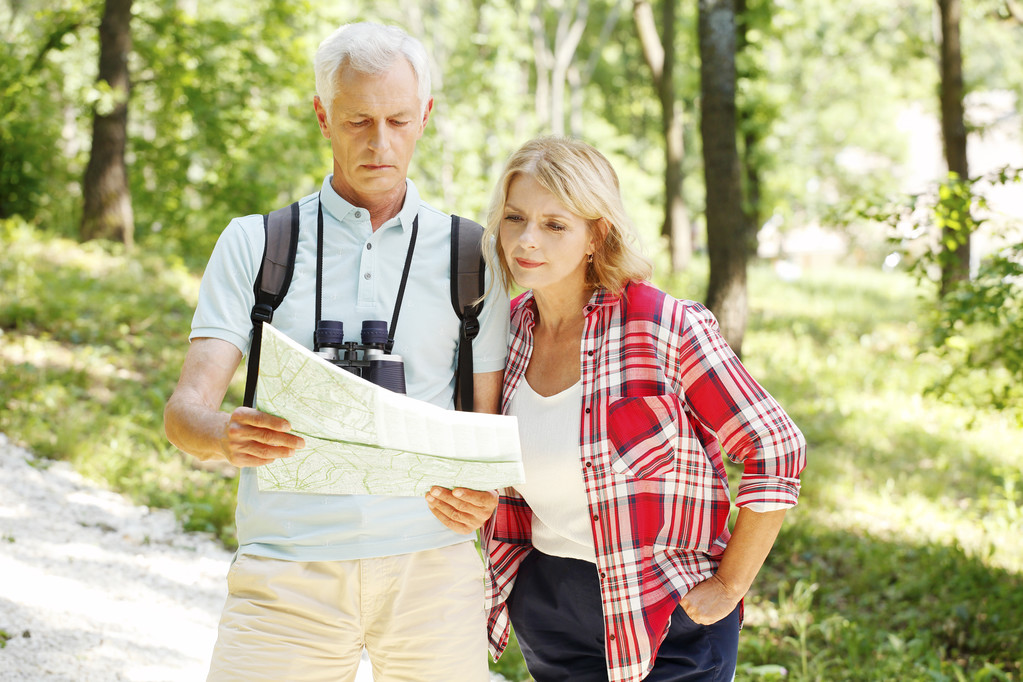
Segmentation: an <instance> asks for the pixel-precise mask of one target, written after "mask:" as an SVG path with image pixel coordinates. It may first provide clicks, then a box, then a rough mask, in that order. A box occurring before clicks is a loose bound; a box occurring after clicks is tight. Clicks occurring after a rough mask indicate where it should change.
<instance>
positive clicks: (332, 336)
mask: <svg viewBox="0 0 1023 682" xmlns="http://www.w3.org/2000/svg"><path fill="white" fill-rule="evenodd" d="M314 340H315V352H316V354H317V355H319V356H320V357H321V358H323V359H325V360H326V361H327V362H329V363H331V364H332V365H335V366H337V367H341V368H342V369H344V370H347V371H349V372H351V373H352V374H356V375H358V376H360V377H362V378H363V379H365V380H367V381H369V382H371V383H374V384H376V385H377V386H380V387H382V388H386V389H390V390H392V391H394V392H395V393H402V394H404V393H405V363H404V362H403V361H402V359H401V356H400V355H394V354H392V353H390V352H388V343H387V322H386V321H384V320H366V321H364V322H363V323H362V342H361V343H356V342H355V341H348V342H346V341H345V340H344V324H343V323H342V322H341V321H340V320H320V322H319V323H317V325H316V333H315V335H314Z"/></svg>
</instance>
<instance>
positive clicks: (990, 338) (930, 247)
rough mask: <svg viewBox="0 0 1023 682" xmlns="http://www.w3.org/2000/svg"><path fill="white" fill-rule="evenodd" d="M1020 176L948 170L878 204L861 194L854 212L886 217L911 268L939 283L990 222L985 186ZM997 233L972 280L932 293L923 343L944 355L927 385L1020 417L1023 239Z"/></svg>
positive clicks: (1015, 171) (1018, 172) (1021, 179)
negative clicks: (942, 178) (920, 189)
mask: <svg viewBox="0 0 1023 682" xmlns="http://www.w3.org/2000/svg"><path fill="white" fill-rule="evenodd" d="M1019 183H1023V168H1009V167H1006V168H1003V169H1001V170H999V171H996V172H994V173H990V174H987V175H984V176H980V177H975V178H969V179H965V180H964V179H960V178H958V177H956V176H955V175H954V174H952V175H950V177H949V179H948V181H946V182H945V183H942V184H941V185H939V186H938V187H937V188H936V189H935V190H933V191H931V192H925V193H920V194H914V195H911V196H908V197H905V198H898V199H895V200H892V201H891V202H889V203H887V204H885V205H880V206H878V205H873V206H872V205H870V202H867V201H864V202H863V204H862V205H861V207H860V208H859V209H858V214H859V215H861V216H863V217H866V218H868V219H871V220H875V221H878V222H881V223H884V224H886V225H887V226H888V227H889V229H890V230H891V233H892V235H893V237H892V242H893V243H894V245H895V247H896V248H898V249H899V250H900V251H901V252H902V253H904V254H905V256H906V258H907V261H908V263H909V269H910V272H912V273H913V274H914V275H915V276H916V277H917V278H918V279H919V280H920V281H921V282H923V283H927V284H930V285H936V284H937V282H938V281H939V278H940V276H941V272H942V271H943V269H944V268H945V267H947V265H948V264H949V263H950V262H951V261H952V259H954V252H955V251H956V250H957V249H958V248H960V247H961V246H962V245H963V244H965V243H966V242H967V240H969V239H970V237H971V235H973V234H974V233H975V232H976V231H977V230H978V229H979V228H980V226H981V225H983V224H985V223H986V222H987V221H988V216H990V215H991V211H990V210H989V206H988V204H987V201H986V199H985V198H984V193H985V191H986V190H988V189H989V188H990V187H992V186H1000V185H1007V184H1019ZM939 235H940V237H939ZM994 236H995V237H996V238H1000V239H1001V241H1002V242H1003V243H1004V244H1005V245H1004V246H1003V247H1001V248H1000V249H998V250H996V251H995V252H994V253H992V254H990V255H987V256H985V257H984V258H983V259H981V260H980V263H979V266H978V268H977V271H976V272H975V273H973V274H972V275H971V277H970V279H969V280H967V281H963V282H960V283H958V284H957V285H956V286H954V287H953V288H951V289H950V290H949V291H947V292H946V293H945V295H944V296H940V297H939V296H937V295H935V293H930V294H929V296H930V297H933V298H934V303H933V307H932V308H931V309H930V313H929V315H928V316H927V318H926V323H927V329H928V334H927V335H926V336H925V337H924V341H925V344H924V349H925V350H927V351H929V352H933V353H936V354H937V355H938V356H939V357H941V358H942V359H944V360H946V361H947V363H946V367H945V371H944V372H943V373H942V374H941V375H939V376H937V377H936V378H935V380H934V382H933V383H932V384H931V386H930V387H929V390H931V391H934V392H936V393H937V394H939V395H943V396H946V397H949V398H953V399H955V400H957V401H958V402H960V403H962V404H976V403H980V404H989V405H993V406H995V407H996V408H998V409H1004V410H1007V411H1009V412H1010V413H1012V414H1015V415H1016V418H1017V419H1018V420H1020V421H1021V422H1023V242H1018V241H1016V242H1014V241H1013V239H1017V240H1018V238H1019V237H1018V235H1016V236H1015V237H1012V236H1010V235H999V234H995V235H994Z"/></svg>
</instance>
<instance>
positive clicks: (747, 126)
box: [735, 0, 764, 248]
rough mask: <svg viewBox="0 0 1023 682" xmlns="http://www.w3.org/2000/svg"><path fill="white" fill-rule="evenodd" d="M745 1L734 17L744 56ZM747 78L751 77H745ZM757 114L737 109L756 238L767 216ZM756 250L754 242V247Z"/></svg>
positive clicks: (749, 219)
mask: <svg viewBox="0 0 1023 682" xmlns="http://www.w3.org/2000/svg"><path fill="white" fill-rule="evenodd" d="M748 10H749V8H748V5H747V2H746V0H736V2H735V16H736V21H737V29H738V30H737V32H736V48H735V49H736V53H737V54H742V53H743V52H744V51H745V50H747V49H749V38H748V32H749V16H748V15H747V13H748ZM744 75H745V76H746V77H747V78H748V77H749V75H748V74H744ZM753 114H754V111H753V108H752V107H751V106H750V105H749V104H748V103H747V105H746V106H744V107H739V108H737V111H736V115H737V116H738V122H739V129H740V130H741V131H742V132H741V137H742V152H741V156H740V163H741V167H742V173H743V180H744V181H745V184H744V186H743V190H744V191H743V196H744V198H745V201H744V202H743V215H745V216H746V234H747V235H749V237H750V238H751V239H755V238H756V235H757V232H758V231H759V230H760V226H761V225H762V224H763V221H764V217H763V215H762V214H761V207H760V166H759V164H758V162H757V147H758V146H759V144H760V131H759V129H758V128H757V127H756V124H755V123H754V122H753V118H754V116H753ZM751 248H755V243H754V244H753V245H751Z"/></svg>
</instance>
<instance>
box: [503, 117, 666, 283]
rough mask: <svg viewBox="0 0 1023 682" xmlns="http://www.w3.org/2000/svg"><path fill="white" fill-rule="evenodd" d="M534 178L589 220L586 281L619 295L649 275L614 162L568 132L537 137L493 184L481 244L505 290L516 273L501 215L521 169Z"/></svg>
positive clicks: (522, 172) (511, 160)
mask: <svg viewBox="0 0 1023 682" xmlns="http://www.w3.org/2000/svg"><path fill="white" fill-rule="evenodd" d="M520 173H521V174H525V175H528V176H529V177H531V178H533V180H535V181H536V182H537V183H538V184H539V185H540V186H541V187H543V188H544V189H546V190H547V191H548V192H550V193H551V194H553V195H554V197H555V198H556V199H557V200H558V201H559V202H560V203H561V204H562V205H564V207H565V208H567V209H568V210H569V211H570V212H572V213H573V214H575V215H577V216H579V217H580V218H583V219H584V220H586V221H587V223H588V224H589V227H590V230H592V234H593V236H594V241H595V242H596V245H597V248H596V251H594V253H593V262H592V263H590V264H589V266H588V267H587V268H586V283H587V284H589V285H591V286H593V287H596V288H604V289H607V290H608V291H610V292H611V293H614V294H620V293H621V292H622V290H623V289H624V288H625V285H626V284H628V283H629V282H630V281H631V280H646V279H649V278H650V274H651V272H652V266H651V264H650V261H649V260H647V258H646V257H644V256H643V255H642V254H641V253H640V251H639V249H638V247H637V246H636V230H635V227H634V226H633V224H632V221H631V220H629V216H628V215H627V214H626V212H625V206H624V205H623V203H622V193H621V188H620V187H619V184H618V175H617V174H616V173H615V171H614V168H612V166H611V162H610V161H608V160H607V158H606V157H605V156H604V155H603V154H601V153H600V152H598V151H597V150H596V149H594V148H593V147H591V146H590V145H588V144H586V143H585V142H582V141H580V140H576V139H572V138H567V137H538V138H535V139H532V140H530V141H529V142H527V143H525V144H524V145H522V147H520V148H519V150H518V151H516V152H515V153H514V154H512V155H511V158H509V159H508V163H507V165H506V166H505V169H504V173H503V175H502V176H501V181H500V182H499V183H498V184H497V187H496V188H495V189H494V196H493V198H492V199H491V203H490V211H489V213H488V215H487V228H486V234H485V235H484V240H483V243H484V244H486V245H488V246H489V248H487V249H486V256H487V261H488V264H489V265H490V267H491V268H493V267H494V265H495V264H496V265H499V266H500V270H501V274H502V280H503V284H504V286H505V289H508V288H510V287H511V282H512V276H511V270H509V268H508V263H507V261H506V260H505V257H504V252H503V249H502V248H501V220H502V218H503V217H504V204H505V201H507V199H508V188H509V186H510V185H511V182H512V180H514V179H515V177H516V176H517V175H519V174H520Z"/></svg>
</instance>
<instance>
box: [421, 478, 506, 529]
mask: <svg viewBox="0 0 1023 682" xmlns="http://www.w3.org/2000/svg"><path fill="white" fill-rule="evenodd" d="M497 500H498V495H497V491H496V490H488V491H480V490H469V489H468V488H455V489H453V490H448V489H447V488H440V487H437V486H434V487H433V488H431V489H430V492H428V493H427V494H426V504H427V505H429V507H430V511H432V512H433V515H434V516H436V517H437V519H438V520H439V521H440V522H441V523H443V524H444V525H445V526H447V527H448V528H450V529H451V530H453V531H455V532H456V533H462V534H463V535H468V534H469V533H472V532H474V531H475V530H476V529H478V528H480V527H481V526H482V525H483V524H484V523H486V521H487V519H489V518H490V515H491V514H493V513H494V510H495V509H497Z"/></svg>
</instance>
